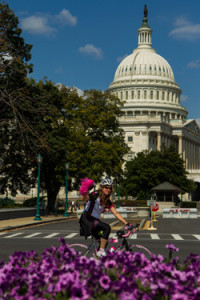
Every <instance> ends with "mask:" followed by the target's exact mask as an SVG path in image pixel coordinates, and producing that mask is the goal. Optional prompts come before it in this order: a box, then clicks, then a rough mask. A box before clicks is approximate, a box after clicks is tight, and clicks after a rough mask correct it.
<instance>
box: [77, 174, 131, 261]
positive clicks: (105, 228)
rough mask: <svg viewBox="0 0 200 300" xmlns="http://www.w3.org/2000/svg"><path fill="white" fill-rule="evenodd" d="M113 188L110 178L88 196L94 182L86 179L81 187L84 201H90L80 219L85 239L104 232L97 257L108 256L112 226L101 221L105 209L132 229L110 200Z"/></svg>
mask: <svg viewBox="0 0 200 300" xmlns="http://www.w3.org/2000/svg"><path fill="white" fill-rule="evenodd" d="M89 181H90V182H89ZM86 186H87V187H86ZM112 186H113V182H112V180H111V179H109V178H105V179H103V180H102V181H101V183H100V189H99V190H96V191H94V192H91V193H89V194H88V193H87V191H88V190H90V189H91V188H93V187H94V181H93V180H91V179H88V178H86V179H84V180H83V181H82V184H81V187H80V193H81V194H82V196H83V197H82V200H84V201H88V203H87V206H86V207H85V210H84V212H83V214H82V216H81V218H80V226H81V230H82V235H84V236H85V238H87V237H88V236H90V235H91V234H92V235H94V236H95V237H97V236H98V232H99V231H101V232H103V233H102V235H101V238H100V249H99V251H97V257H101V256H105V255H106V252H105V248H106V246H107V243H108V238H109V234H110V231H111V227H110V225H109V224H107V223H104V222H102V221H101V213H102V212H103V211H104V209H105V208H108V209H110V211H111V212H112V213H113V215H114V216H115V217H116V218H117V219H118V220H119V221H121V222H122V223H124V224H125V225H126V227H127V228H129V227H131V225H130V224H129V223H127V222H126V221H125V220H124V218H123V217H122V216H121V215H120V214H119V213H118V212H117V210H116V209H115V207H114V206H113V204H112V202H111V200H110V196H111V193H112ZM85 187H86V188H85ZM84 188H85V189H84Z"/></svg>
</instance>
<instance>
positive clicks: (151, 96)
mask: <svg viewBox="0 0 200 300" xmlns="http://www.w3.org/2000/svg"><path fill="white" fill-rule="evenodd" d="M150 99H153V91H150Z"/></svg>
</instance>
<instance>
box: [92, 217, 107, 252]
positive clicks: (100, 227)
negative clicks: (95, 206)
mask: <svg viewBox="0 0 200 300" xmlns="http://www.w3.org/2000/svg"><path fill="white" fill-rule="evenodd" d="M93 230H94V231H95V233H98V232H99V231H103V234H102V236H101V239H100V248H101V249H105V248H106V246H107V243H108V238H109V235H110V231H111V227H110V225H109V224H106V223H104V222H101V221H98V222H97V223H96V224H94V229H93Z"/></svg>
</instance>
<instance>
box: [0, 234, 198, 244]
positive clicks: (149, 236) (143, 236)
mask: <svg viewBox="0 0 200 300" xmlns="http://www.w3.org/2000/svg"><path fill="white" fill-rule="evenodd" d="M59 236H61V237H63V238H65V239H71V238H77V239H78V238H84V237H80V235H79V232H72V233H70V232H69V233H68V234H67V235H65V236H64V233H63V232H52V233H49V234H48V235H47V233H46V232H42V231H41V232H32V233H31V232H30V231H29V232H26V231H24V232H15V233H11V232H10V233H9V232H0V238H3V239H4V238H6V239H10V238H24V239H31V238H42V239H50V238H54V237H59ZM116 236H117V235H116V232H112V233H111V234H110V236H109V238H114V237H116ZM88 239H91V236H89V237H88ZM129 239H130V240H149V239H151V240H155V241H156V240H160V241H161V240H177V241H185V240H193V241H197V242H198V241H200V234H181V235H180V234H177V233H176V234H175V233H174V234H172V233H168V234H167V233H134V234H133V235H132V236H130V237H129Z"/></svg>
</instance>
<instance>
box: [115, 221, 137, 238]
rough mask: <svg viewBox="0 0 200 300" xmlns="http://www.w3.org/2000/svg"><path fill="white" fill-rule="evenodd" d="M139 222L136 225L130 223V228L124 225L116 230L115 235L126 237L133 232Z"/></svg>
mask: <svg viewBox="0 0 200 300" xmlns="http://www.w3.org/2000/svg"><path fill="white" fill-rule="evenodd" d="M139 225H140V224H136V225H131V228H130V229H128V228H127V227H126V226H125V227H123V228H121V229H120V230H119V231H117V236H118V237H119V238H125V237H128V236H129V235H130V234H133V233H134V232H135V231H136V230H137V228H138V227H139Z"/></svg>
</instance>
